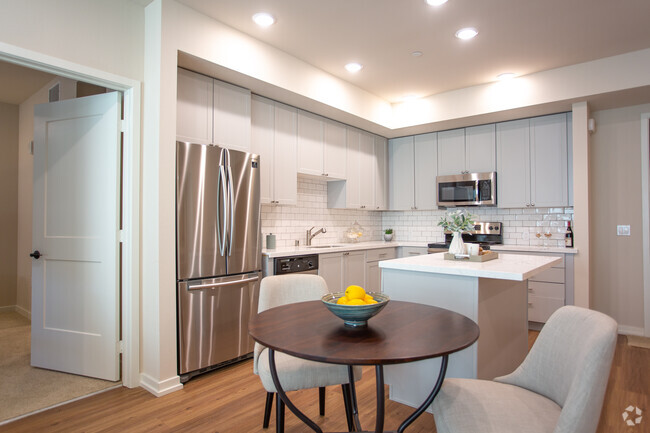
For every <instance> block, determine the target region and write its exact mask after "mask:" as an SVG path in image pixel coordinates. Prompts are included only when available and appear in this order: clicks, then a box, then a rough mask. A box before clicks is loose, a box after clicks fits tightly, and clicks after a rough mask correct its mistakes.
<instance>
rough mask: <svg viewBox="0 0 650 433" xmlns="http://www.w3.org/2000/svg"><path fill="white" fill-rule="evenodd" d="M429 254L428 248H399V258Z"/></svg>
mask: <svg viewBox="0 0 650 433" xmlns="http://www.w3.org/2000/svg"><path fill="white" fill-rule="evenodd" d="M423 254H428V253H427V247H399V251H398V257H400V258H401V257H411V256H421V255H423Z"/></svg>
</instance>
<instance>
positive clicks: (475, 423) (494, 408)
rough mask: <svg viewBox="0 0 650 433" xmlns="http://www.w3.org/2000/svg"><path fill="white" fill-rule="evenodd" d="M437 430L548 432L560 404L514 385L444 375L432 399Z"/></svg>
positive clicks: (462, 432) (460, 432) (442, 432)
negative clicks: (445, 377) (441, 384)
mask: <svg viewBox="0 0 650 433" xmlns="http://www.w3.org/2000/svg"><path fill="white" fill-rule="evenodd" d="M432 406H433V414H434V418H435V421H436V429H437V431H438V433H451V432H454V433H476V432H482V433H510V432H511V433H521V432H526V433H551V432H553V430H554V429H555V426H556V424H557V421H558V418H559V416H560V412H561V410H562V408H561V407H560V406H558V405H557V404H556V403H555V402H553V401H552V400H549V399H547V398H546V397H543V396H541V395H539V394H536V393H534V392H531V391H528V390H526V389H524V388H520V387H518V386H513V385H508V384H503V383H497V382H492V381H488V380H473V379H471V380H470V379H446V380H445V381H444V383H443V386H442V388H441V390H440V393H439V394H438V396H437V397H436V398H435V400H434V401H433V405H432Z"/></svg>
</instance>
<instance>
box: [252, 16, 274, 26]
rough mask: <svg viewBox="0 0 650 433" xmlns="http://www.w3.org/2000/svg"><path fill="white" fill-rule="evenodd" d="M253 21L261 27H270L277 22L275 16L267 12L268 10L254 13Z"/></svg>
mask: <svg viewBox="0 0 650 433" xmlns="http://www.w3.org/2000/svg"><path fill="white" fill-rule="evenodd" d="M253 21H255V24H257V25H258V26H260V27H268V26H270V25H273V23H275V18H274V17H273V15H271V14H269V13H266V12H258V13H256V14H255V15H253Z"/></svg>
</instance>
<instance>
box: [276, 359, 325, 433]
mask: <svg viewBox="0 0 650 433" xmlns="http://www.w3.org/2000/svg"><path fill="white" fill-rule="evenodd" d="M269 367H270V369H271V378H272V379H273V385H275V391H276V392H277V393H278V396H280V398H281V399H282V401H283V402H284V404H285V405H286V406H287V407H288V408H289V410H291V412H293V413H294V414H295V415H296V416H297V417H298V418H300V420H301V421H302V422H304V423H305V424H307V425H308V426H309V427H310V428H311V429H312V430H313V431H315V432H317V433H323V430H321V428H320V427H318V425H316V423H315V422H314V421H312V420H311V419H309V418H308V417H307V415H305V414H304V413H302V412H300V410H299V409H298V408H297V407H296V406H295V405H294V404H293V403H291V400H289V397H287V394H286V393H285V392H284V390H283V389H282V386H281V385H280V379H279V378H278V371H277V368H276V366H275V351H274V350H273V349H271V348H269Z"/></svg>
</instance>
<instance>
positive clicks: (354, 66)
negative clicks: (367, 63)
mask: <svg viewBox="0 0 650 433" xmlns="http://www.w3.org/2000/svg"><path fill="white" fill-rule="evenodd" d="M345 69H347V70H348V72H352V73H355V72H359V71H360V70H361V69H363V65H362V64H360V63H355V62H352V63H348V64H347V65H345Z"/></svg>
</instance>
